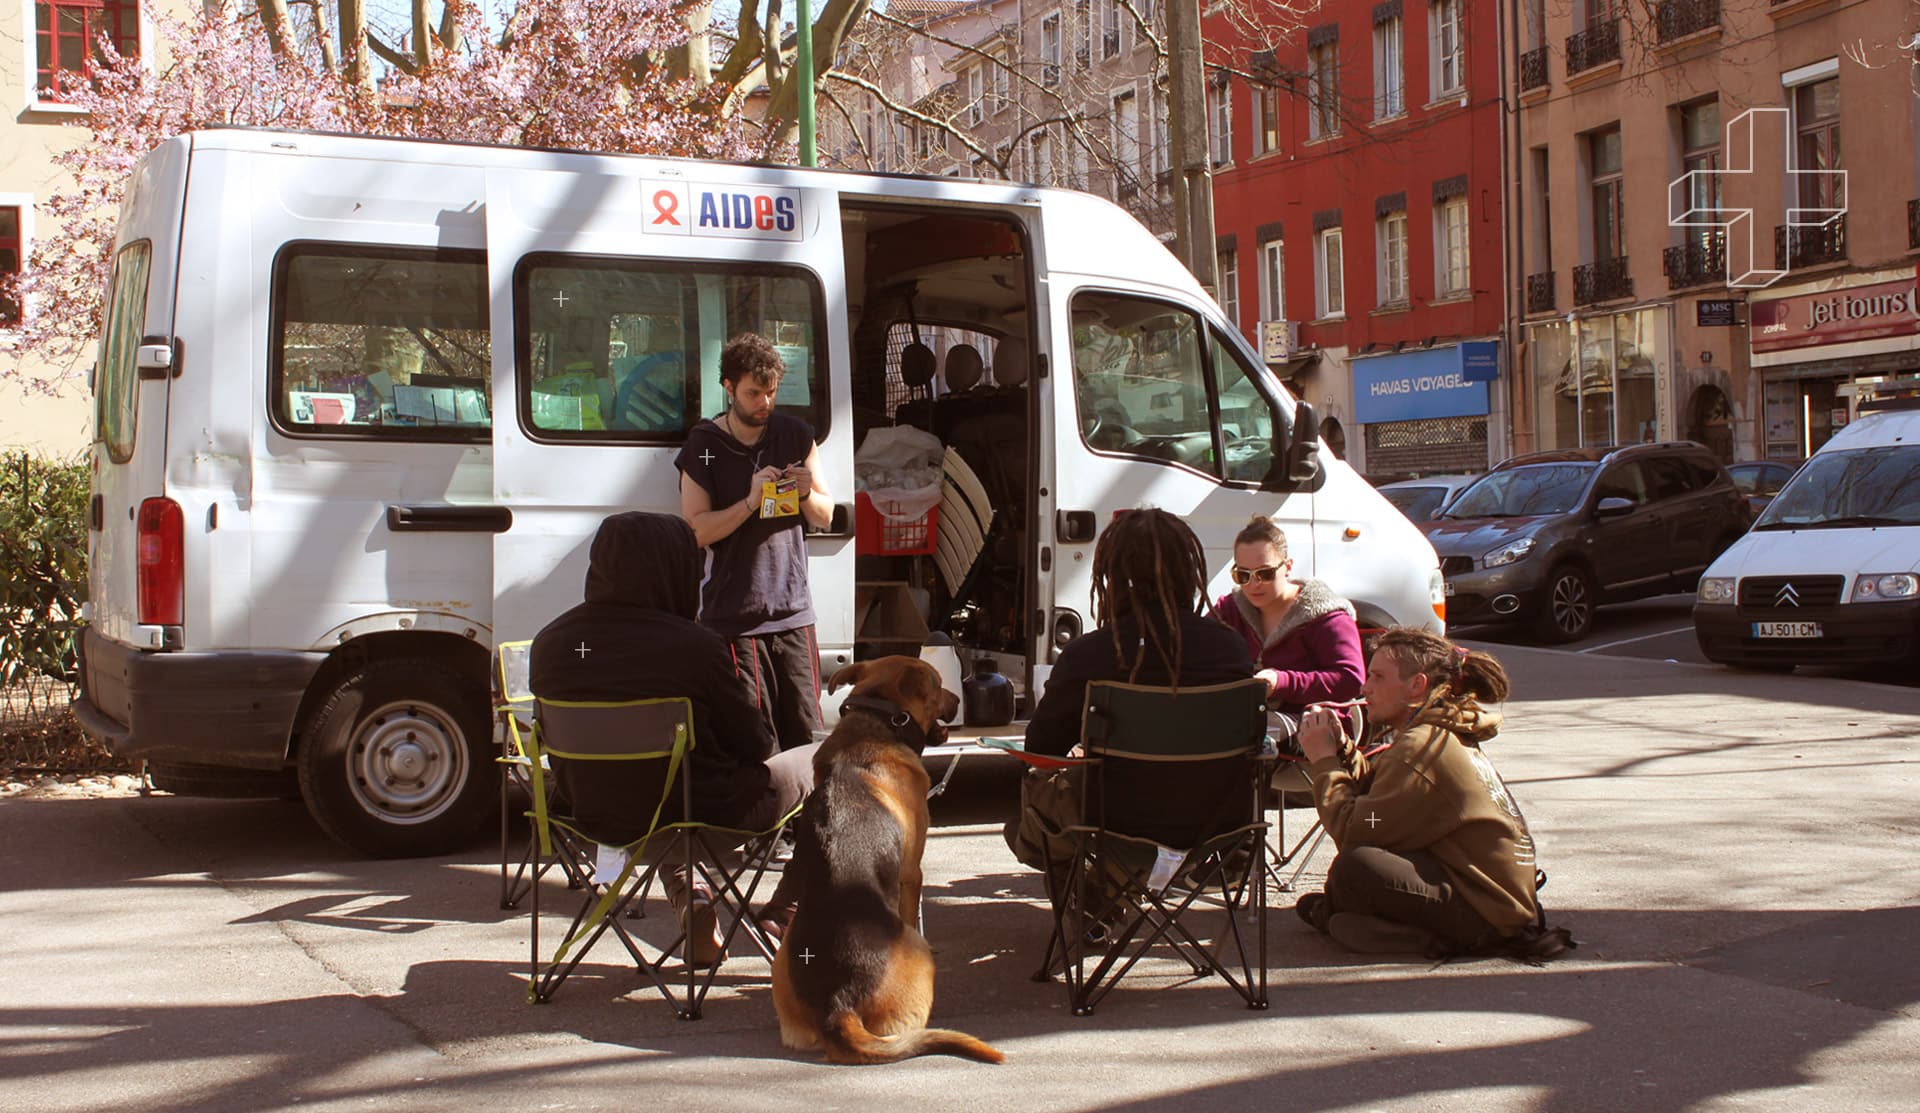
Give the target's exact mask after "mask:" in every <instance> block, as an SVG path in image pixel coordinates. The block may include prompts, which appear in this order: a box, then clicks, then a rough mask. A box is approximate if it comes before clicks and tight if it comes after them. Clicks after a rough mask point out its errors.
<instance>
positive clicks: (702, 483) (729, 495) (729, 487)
mask: <svg viewBox="0 0 1920 1113" xmlns="http://www.w3.org/2000/svg"><path fill="white" fill-rule="evenodd" d="M785 373H786V365H785V364H784V363H783V362H782V361H781V359H780V353H779V352H777V351H775V350H774V347H773V344H772V343H771V342H770V341H768V340H767V338H766V337H764V336H759V335H756V334H754V333H750V332H749V333H742V334H740V335H739V336H736V337H734V338H733V339H732V340H729V341H728V342H727V345H726V347H724V348H722V349H721V351H720V385H721V387H722V388H723V389H725V390H726V392H727V412H726V413H724V414H722V415H720V416H719V417H718V418H715V419H713V420H711V421H702V422H701V423H700V424H698V425H696V426H694V428H693V431H692V432H691V433H689V434H688V435H687V443H686V446H685V447H683V448H682V449H681V450H680V455H679V456H678V457H676V458H675V460H674V466H675V467H677V468H679V469H680V516H681V517H683V518H685V519H686V520H687V522H688V523H689V524H690V525H692V526H693V532H694V537H695V538H696V539H697V540H698V541H699V543H700V544H701V545H703V546H705V547H706V550H707V561H706V572H705V575H704V576H703V577H702V579H701V582H700V621H701V623H702V624H703V625H705V626H707V627H708V628H710V629H712V630H714V631H715V632H717V633H719V634H720V636H721V637H723V638H726V639H727V642H728V647H729V649H730V650H731V652H732V655H733V667H734V671H735V673H737V674H738V675H739V677H740V679H741V681H742V682H743V683H745V684H746V686H747V692H748V695H749V696H750V697H751V698H752V700H753V702H754V706H755V707H757V708H759V709H760V713H761V715H763V716H764V717H765V718H766V720H767V723H768V725H769V727H770V728H771V729H772V731H773V734H774V737H776V738H778V739H779V740H780V748H781V749H782V750H791V749H794V748H796V747H799V746H805V745H807V744H808V743H810V742H812V741H813V731H814V728H815V727H816V726H818V725H819V722H820V648H819V643H818V642H817V641H816V640H815V638H814V629H813V624H814V614H813V593H812V591H811V590H810V589H809V588H808V586H807V547H806V539H805V536H804V525H803V524H812V525H814V526H818V527H822V528H824V527H825V526H827V525H828V524H829V523H830V522H831V521H832V520H833V499H832V497H831V496H829V495H828V494H827V492H826V490H825V489H824V488H823V487H821V486H820V484H819V481H818V480H817V479H816V478H815V477H816V476H817V475H818V473H819V468H820V450H819V446H817V445H816V444H814V441H813V430H812V429H811V428H810V427H808V425H807V423H806V422H804V421H801V420H800V419H799V418H796V417H789V416H787V415H786V414H783V413H778V412H776V411H775V410H774V408H773V405H774V395H775V394H776V393H777V392H778V391H779V389H780V377H781V376H782V375H783V374H785ZM780 480H786V481H789V482H791V483H792V484H793V486H794V487H795V488H796V493H797V495H798V497H799V510H800V512H799V513H798V514H787V515H785V516H780V515H777V514H769V513H768V511H769V510H771V509H772V508H771V507H767V506H764V505H763V499H762V497H761V496H762V490H761V487H762V484H764V483H768V482H773V481H780Z"/></svg>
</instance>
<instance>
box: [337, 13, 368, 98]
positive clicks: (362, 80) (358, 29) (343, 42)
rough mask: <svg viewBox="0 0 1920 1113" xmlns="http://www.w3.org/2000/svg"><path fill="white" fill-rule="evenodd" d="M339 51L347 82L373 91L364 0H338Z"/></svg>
mask: <svg viewBox="0 0 1920 1113" xmlns="http://www.w3.org/2000/svg"><path fill="white" fill-rule="evenodd" d="M340 53H341V54H342V55H343V56H344V60H345V62H346V74H347V82H348V84H350V85H354V86H357V87H358V88H361V89H364V90H366V91H367V92H369V93H371V92H373V60H372V59H371V58H369V57H368V56H367V55H368V49H367V6H366V0H340Z"/></svg>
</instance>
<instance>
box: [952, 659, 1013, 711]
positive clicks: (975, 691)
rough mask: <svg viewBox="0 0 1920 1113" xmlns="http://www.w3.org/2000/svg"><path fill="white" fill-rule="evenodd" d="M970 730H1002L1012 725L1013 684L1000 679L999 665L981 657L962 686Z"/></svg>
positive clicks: (994, 661)
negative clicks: (973, 728) (992, 728)
mask: <svg viewBox="0 0 1920 1113" xmlns="http://www.w3.org/2000/svg"><path fill="white" fill-rule="evenodd" d="M960 696H961V702H962V703H963V704H964V705H965V707H966V714H965V717H966V720H967V725H968V726H970V727H1003V726H1006V725H1007V724H1008V723H1011V722H1013V683H1012V682H1011V681H1009V680H1008V679H1007V678H1006V677H1004V676H1001V675H1000V662H998V661H996V660H994V659H993V658H991V657H982V658H980V659H979V660H977V661H975V662H974V663H973V675H972V676H969V677H967V679H966V681H965V682H964V683H963V684H962V686H961V692H960Z"/></svg>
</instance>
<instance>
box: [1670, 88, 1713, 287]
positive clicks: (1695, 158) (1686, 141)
mask: <svg viewBox="0 0 1920 1113" xmlns="http://www.w3.org/2000/svg"><path fill="white" fill-rule="evenodd" d="M1680 166H1681V169H1683V170H1685V171H1686V172H1687V173H1688V174H1690V175H1695V176H1693V177H1689V178H1688V179H1687V207H1688V208H1689V209H1691V210H1693V211H1694V213H1695V214H1696V217H1697V218H1698V219H1702V220H1704V219H1706V218H1705V217H1704V216H1703V215H1700V214H1703V213H1704V211H1705V210H1708V209H1717V208H1719V207H1720V179H1719V177H1718V175H1717V172H1718V171H1719V169H1720V102H1719V101H1717V100H1703V101H1695V102H1694V103H1692V104H1683V105H1681V106H1680ZM1696 171H1698V173H1697V174H1695V172H1696ZM1717 231H1718V229H1715V228H1708V227H1703V226H1696V227H1691V228H1688V229H1687V238H1688V239H1689V240H1690V241H1692V242H1693V243H1696V244H1699V245H1700V247H1701V249H1702V250H1709V249H1711V247H1712V245H1713V241H1714V235H1715V233H1716V232H1717Z"/></svg>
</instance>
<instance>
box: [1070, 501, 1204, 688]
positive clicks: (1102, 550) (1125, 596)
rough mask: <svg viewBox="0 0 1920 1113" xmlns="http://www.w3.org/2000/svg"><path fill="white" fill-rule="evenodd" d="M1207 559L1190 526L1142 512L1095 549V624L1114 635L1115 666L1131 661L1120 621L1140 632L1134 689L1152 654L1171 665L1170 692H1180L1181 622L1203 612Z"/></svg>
mask: <svg viewBox="0 0 1920 1113" xmlns="http://www.w3.org/2000/svg"><path fill="white" fill-rule="evenodd" d="M1206 589H1207V554H1206V550H1205V549H1204V548H1202V547H1201V545H1200V539H1199V538H1198V537H1195V536H1194V533H1193V530H1192V529H1190V528H1188V526H1187V523H1185V522H1183V521H1181V520H1180V519H1179V518H1178V517H1176V516H1174V515H1172V514H1169V513H1167V512H1166V511H1164V510H1159V509H1155V508H1153V507H1143V508H1141V509H1139V510H1131V511H1128V512H1126V513H1124V514H1121V515H1120V516H1119V517H1117V518H1115V519H1114V520H1113V524H1111V525H1109V526H1108V527H1107V529H1106V532H1105V533H1102V534H1101V535H1100V540H1099V542H1098V543H1097V544H1095V545H1094V547H1093V611H1094V621H1095V623H1097V624H1098V625H1101V626H1105V627H1106V628H1107V629H1108V630H1110V631H1112V634H1113V652H1114V660H1116V661H1119V662H1126V661H1127V660H1128V654H1127V648H1126V646H1124V645H1122V644H1121V639H1120V625H1119V620H1120V619H1121V618H1123V617H1126V616H1129V615H1131V616H1132V617H1133V618H1134V621H1135V622H1136V624H1137V625H1138V626H1139V627H1140V644H1139V647H1138V649H1137V650H1136V651H1135V652H1134V653H1133V655H1132V664H1131V665H1130V666H1129V670H1128V673H1127V680H1128V682H1129V683H1133V682H1136V681H1137V680H1138V679H1139V676H1140V666H1141V665H1142V664H1144V663H1145V662H1146V659H1147V650H1148V648H1149V647H1151V648H1152V649H1153V650H1154V651H1155V652H1157V653H1158V654H1159V655H1160V659H1161V660H1162V661H1163V662H1165V663H1166V666H1167V676H1168V677H1169V678H1170V680H1171V687H1172V688H1174V689H1175V690H1178V688H1179V686H1180V662H1181V645H1180V619H1181V618H1182V617H1184V616H1186V615H1191V614H1201V613H1203V608H1204V607H1205V605H1206Z"/></svg>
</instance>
